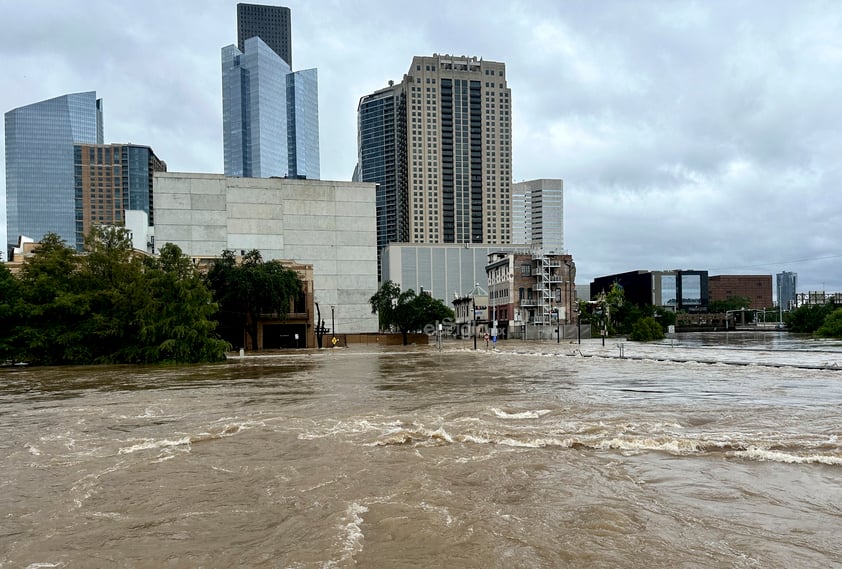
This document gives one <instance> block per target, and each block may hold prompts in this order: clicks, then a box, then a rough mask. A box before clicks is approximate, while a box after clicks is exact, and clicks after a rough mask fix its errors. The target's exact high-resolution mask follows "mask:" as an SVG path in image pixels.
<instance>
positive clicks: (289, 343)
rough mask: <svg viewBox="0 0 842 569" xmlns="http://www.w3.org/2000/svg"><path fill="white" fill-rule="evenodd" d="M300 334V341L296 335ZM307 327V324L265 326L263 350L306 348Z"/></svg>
mask: <svg viewBox="0 0 842 569" xmlns="http://www.w3.org/2000/svg"><path fill="white" fill-rule="evenodd" d="M296 334H298V340H296V339H295V335H296ZM306 334H307V326H306V325H305V324H264V325H263V349H264V350H277V349H281V348H306V347H307V335H306Z"/></svg>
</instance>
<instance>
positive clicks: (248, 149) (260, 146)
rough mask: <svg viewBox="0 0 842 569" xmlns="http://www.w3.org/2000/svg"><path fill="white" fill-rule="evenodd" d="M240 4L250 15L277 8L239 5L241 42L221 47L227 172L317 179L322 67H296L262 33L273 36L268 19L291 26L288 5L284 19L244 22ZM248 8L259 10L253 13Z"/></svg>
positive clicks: (253, 175) (271, 19)
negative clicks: (320, 72)
mask: <svg viewBox="0 0 842 569" xmlns="http://www.w3.org/2000/svg"><path fill="white" fill-rule="evenodd" d="M241 7H242V9H243V10H245V12H242V13H245V14H247V15H248V18H246V19H247V20H248V21H251V19H250V18H251V17H252V16H254V17H255V18H256V19H257V20H260V18H259V17H258V16H256V15H255V14H259V13H261V10H258V9H264V8H265V9H268V10H269V11H270V12H271V10H273V9H274V8H275V7H272V6H257V5H252V4H240V5H238V24H239V27H240V38H239V41H240V46H241V47H240V48H237V47H236V46H234V45H229V46H226V47H224V48H222V123H223V144H224V155H225V175H226V176H242V177H253V178H269V177H274V176H277V177H289V178H310V179H318V178H319V176H320V165H319V102H318V101H319V88H318V72H317V71H316V70H315V69H306V70H302V71H296V72H292V70H291V68H290V66H289V63H288V62H287V60H285V58H284V57H283V56H282V55H279V53H278V52H277V50H276V49H273V48H272V46H271V45H270V44H269V43H268V42H267V41H266V40H265V39H264V37H271V33H270V31H271V30H270V31H265V30H264V28H266V26H269V24H272V23H273V22H275V23H277V25H279V26H281V27H282V28H283V26H284V25H286V26H287V27H288V26H289V10H288V9H287V8H283V9H282V10H286V18H285V20H284V19H283V18H280V17H278V18H274V17H267V18H268V19H267V20H266V21H265V22H263V21H262V20H261V22H262V23H260V25H257V24H255V25H253V26H252V25H250V24H249V25H244V19H243V18H242V17H240V16H241V14H242V13H241V11H240V8H241ZM250 9H255V10H257V12H255V14H251V12H249V11H248V10H250ZM257 20H255V21H257ZM284 21H285V22H286V24H284V23H283V22H284ZM272 25H274V24H272ZM269 27H270V28H271V26H269ZM244 29H246V30H250V31H249V32H248V33H246V34H245V35H246V36H248V37H244V36H243V33H244V32H243V30H244ZM280 33H281V35H284V33H283V32H280ZM286 37H287V38H288V37H289V33H286Z"/></svg>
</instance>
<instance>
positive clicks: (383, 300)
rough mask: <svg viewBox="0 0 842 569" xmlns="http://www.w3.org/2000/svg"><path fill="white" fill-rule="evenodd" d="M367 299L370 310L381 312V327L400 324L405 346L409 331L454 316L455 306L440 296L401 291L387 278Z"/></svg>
mask: <svg viewBox="0 0 842 569" xmlns="http://www.w3.org/2000/svg"><path fill="white" fill-rule="evenodd" d="M368 302H369V304H370V305H371V312H372V313H373V314H374V313H376V314H377V315H378V320H379V322H380V329H381V330H387V329H389V328H390V327H393V326H394V327H395V328H397V329H398V331H399V332H400V333H401V336H402V337H403V345H404V346H405V345H407V344H408V343H409V333H410V332H413V331H416V330H421V329H423V328H424V326H426V325H427V324H433V323H435V322H441V321H443V320H444V319H446V318H453V310H451V309H450V307H448V306H446V305H445V304H444V303H443V302H442V301H441V300H439V299H437V298H433V297H432V296H430V295H429V294H423V293H422V294H416V293H415V291H414V290H412V289H408V290H406V291H403V292H401V288H400V286H398V285H397V284H396V283H394V282H392V281H386V282H384V283H383V284H382V285H381V286H380V288H379V289H378V291H377V292H376V293H375V294H374V295H372V297H371V298H370V299H369V301H368Z"/></svg>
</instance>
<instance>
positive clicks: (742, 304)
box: [708, 296, 751, 313]
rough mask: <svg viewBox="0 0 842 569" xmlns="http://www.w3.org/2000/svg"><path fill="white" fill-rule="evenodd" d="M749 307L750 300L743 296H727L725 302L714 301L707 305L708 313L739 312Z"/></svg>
mask: <svg viewBox="0 0 842 569" xmlns="http://www.w3.org/2000/svg"><path fill="white" fill-rule="evenodd" d="M750 306H751V299H750V298H748V297H745V296H729V297H728V298H727V299H726V300H714V301H713V302H710V303H708V312H709V313H720V312H727V311H729V310H739V309H741V308H748V307H750Z"/></svg>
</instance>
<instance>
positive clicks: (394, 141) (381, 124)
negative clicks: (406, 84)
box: [356, 84, 409, 277]
mask: <svg viewBox="0 0 842 569" xmlns="http://www.w3.org/2000/svg"><path fill="white" fill-rule="evenodd" d="M357 120H358V125H357V126H358V147H357V148H358V153H359V154H358V161H357V164H358V171H357V174H356V179H357V180H358V181H361V182H374V183H376V184H377V260H378V277H379V276H380V275H379V272H380V265H379V263H380V255H381V254H382V252H383V249H385V248H386V246H387V245H388V244H389V243H404V242H407V241H409V221H408V219H407V215H408V210H407V203H406V201H407V177H406V168H407V166H406V96H405V94H404V90H403V85H402V84H398V85H394V84H392V85H390V86H389V87H387V88H385V89H381V90H380V91H377V92H375V93H373V94H371V95H367V96H365V97H363V98H362V99H360V103H359V107H358V109H357Z"/></svg>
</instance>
